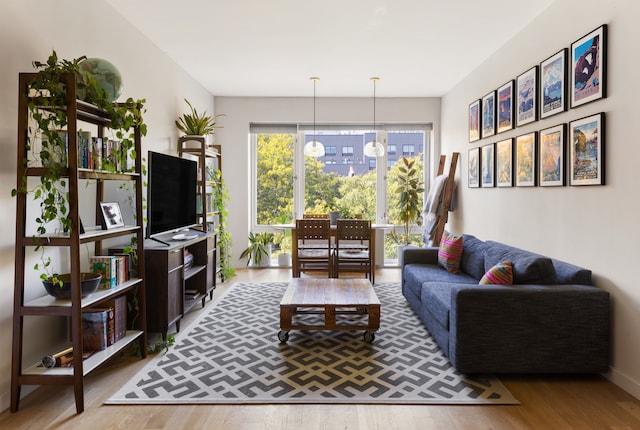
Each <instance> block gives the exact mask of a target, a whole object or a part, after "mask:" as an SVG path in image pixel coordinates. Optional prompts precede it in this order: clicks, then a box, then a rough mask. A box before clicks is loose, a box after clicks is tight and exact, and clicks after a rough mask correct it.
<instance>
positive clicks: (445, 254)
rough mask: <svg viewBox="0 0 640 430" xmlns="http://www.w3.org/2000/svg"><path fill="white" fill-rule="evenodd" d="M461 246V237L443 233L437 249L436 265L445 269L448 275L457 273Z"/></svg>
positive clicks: (462, 239) (460, 257)
mask: <svg viewBox="0 0 640 430" xmlns="http://www.w3.org/2000/svg"><path fill="white" fill-rule="evenodd" d="M463 245H464V238H463V237H462V236H455V235H453V234H451V233H449V232H448V231H445V232H444V233H443V234H442V239H440V246H439V247H438V264H439V265H440V266H442V267H444V268H445V269H447V272H449V273H458V272H459V271H460V260H462V247H463Z"/></svg>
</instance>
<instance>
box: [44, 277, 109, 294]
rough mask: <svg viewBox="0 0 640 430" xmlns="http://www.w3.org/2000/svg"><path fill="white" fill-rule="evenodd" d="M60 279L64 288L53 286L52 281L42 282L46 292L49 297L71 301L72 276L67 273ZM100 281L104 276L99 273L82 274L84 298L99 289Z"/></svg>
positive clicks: (58, 285)
mask: <svg viewBox="0 0 640 430" xmlns="http://www.w3.org/2000/svg"><path fill="white" fill-rule="evenodd" d="M58 279H60V280H61V281H62V287H61V286H60V284H57V283H56V284H53V283H52V282H50V281H42V284H43V285H44V288H45V290H47V293H49V295H51V296H53V297H55V298H56V299H70V298H71V274H69V273H65V274H62V275H59V276H58ZM100 279H102V276H101V275H100V274H99V273H81V274H80V285H81V286H82V292H81V293H80V295H81V296H82V297H85V296H88V295H89V294H91V293H93V292H94V291H96V290H97V289H98V286H99V285H100Z"/></svg>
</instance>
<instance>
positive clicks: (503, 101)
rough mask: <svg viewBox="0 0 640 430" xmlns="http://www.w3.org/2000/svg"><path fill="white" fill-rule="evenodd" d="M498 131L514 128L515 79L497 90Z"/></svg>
mask: <svg viewBox="0 0 640 430" xmlns="http://www.w3.org/2000/svg"><path fill="white" fill-rule="evenodd" d="M497 94H498V95H497V103H498V105H497V109H498V113H497V118H498V126H497V127H498V133H502V132H503V131H507V130H511V129H512V128H513V81H509V82H507V83H506V84H504V85H503V86H501V87H500V88H498V91H497Z"/></svg>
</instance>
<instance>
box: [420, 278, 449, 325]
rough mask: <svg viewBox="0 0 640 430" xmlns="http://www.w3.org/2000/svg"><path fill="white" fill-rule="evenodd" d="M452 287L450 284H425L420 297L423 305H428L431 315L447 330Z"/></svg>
mask: <svg viewBox="0 0 640 430" xmlns="http://www.w3.org/2000/svg"><path fill="white" fill-rule="evenodd" d="M451 285H452V284H450V283H448V282H425V283H424V284H422V290H421V296H420V298H421V300H422V303H428V305H427V310H428V311H429V313H430V314H431V315H432V316H433V318H434V319H435V320H436V321H437V322H438V324H440V325H441V326H442V327H444V328H445V329H446V330H449V311H450V309H451Z"/></svg>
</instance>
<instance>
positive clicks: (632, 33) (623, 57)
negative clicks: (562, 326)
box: [441, 0, 640, 398]
mask: <svg viewBox="0 0 640 430" xmlns="http://www.w3.org/2000/svg"><path fill="white" fill-rule="evenodd" d="M638 17H640V3H638V2H637V1H635V0H610V1H608V2H604V3H603V2H601V1H598V0H559V1H556V2H555V3H554V4H553V5H552V6H551V7H550V8H549V9H548V10H547V11H545V12H544V13H543V14H542V15H540V16H539V17H537V18H536V19H535V20H534V21H533V22H532V23H531V24H530V25H529V26H528V27H527V28H525V29H524V30H523V31H522V32H521V33H520V34H519V35H518V36H516V37H515V38H513V39H512V40H511V41H509V42H508V43H507V44H506V45H505V46H504V47H502V48H501V49H500V50H498V51H497V52H496V53H495V54H494V55H493V56H491V57H490V58H488V59H487V60H486V62H485V63H484V64H482V65H481V66H480V67H479V68H478V69H476V70H474V71H473V72H472V73H470V74H469V75H468V77H467V78H466V79H465V80H464V81H463V82H461V83H460V84H459V85H457V86H456V87H455V88H454V89H453V90H452V91H450V92H449V93H448V94H446V96H445V97H444V98H443V100H442V122H441V127H442V138H441V142H442V149H443V152H444V153H450V152H452V151H460V152H461V161H462V166H461V169H460V171H459V174H458V180H459V188H458V190H459V195H458V202H459V206H458V210H457V211H456V212H455V213H454V215H453V217H452V218H451V220H450V223H449V226H448V228H449V229H451V230H453V231H455V232H458V233H461V232H465V233H471V234H475V235H477V236H478V237H480V238H482V239H494V240H498V241H502V242H506V243H509V244H512V245H515V246H519V247H523V248H526V249H530V250H532V251H537V252H539V253H542V254H547V255H550V256H552V257H556V258H559V259H562V260H566V261H569V262H572V263H575V264H578V265H581V266H584V267H588V268H590V269H592V270H593V272H594V275H595V280H596V282H597V285H598V286H599V287H601V288H603V289H605V290H607V291H609V292H610V293H611V302H612V306H611V311H612V319H611V322H612V328H611V333H612V348H611V351H612V355H611V372H610V374H609V375H608V376H609V378H610V379H611V380H612V381H614V382H615V383H616V384H618V385H620V386H621V387H622V388H625V389H626V390H627V391H629V392H630V393H632V394H633V395H634V396H635V397H638V398H640V336H638V328H639V327H640V288H638V273H637V267H638V266H637V258H638V255H639V253H638V243H639V239H640V228H639V227H638V223H637V219H638V210H639V209H640V202H639V200H638V184H639V182H640V181H639V180H638V177H637V172H638V168H637V166H638V160H639V159H640V145H638V144H637V142H636V141H637V121H638V117H639V114H640V109H639V108H638V91H637V90H636V89H635V82H636V81H637V79H638V76H637V75H638V73H637V70H638V69H639V68H640V59H639V58H638V56H637V55H635V53H636V52H637V41H638V40H640V26H638ZM601 24H608V25H609V28H608V30H609V43H608V48H609V49H608V77H607V83H608V97H607V98H606V99H604V100H600V101H597V102H593V103H590V104H588V105H583V106H580V107H578V108H576V109H570V110H568V111H567V112H565V113H563V114H559V115H556V116H554V117H551V118H547V119H545V120H543V121H538V122H535V123H533V124H529V125H526V126H524V127H521V128H517V129H515V130H512V131H509V132H505V133H502V134H500V135H498V136H494V137H492V138H488V139H484V140H482V141H480V142H475V143H473V144H469V143H468V127H467V111H468V106H469V103H471V102H472V101H473V100H475V99H478V98H480V97H482V96H483V95H485V94H487V93H488V92H489V91H491V90H494V89H496V88H498V87H499V86H500V85H502V84H504V83H505V82H507V81H508V80H510V79H514V78H515V77H516V76H517V75H519V74H520V73H522V72H524V71H525V70H527V69H529V68H530V67H532V66H534V65H536V64H539V63H540V61H542V60H544V59H546V58H547V57H549V56H550V55H552V54H554V53H555V52H557V51H559V50H560V49H561V48H564V47H567V48H569V47H570V45H571V43H572V42H573V41H575V40H576V39H579V38H580V37H582V36H583V35H585V34H586V33H588V32H590V31H591V30H593V29H595V28H597V27H599V26H600V25H601ZM470 49H473V45H470ZM597 112H605V114H606V144H605V155H606V185H605V186H589V187H570V186H566V187H561V188H558V187H553V188H550V187H546V188H541V187H536V188H509V189H505V188H499V189H498V188H493V189H488V188H487V189H470V188H468V187H467V179H468V178H467V162H468V150H469V149H470V148H474V147H477V146H482V145H484V144H488V143H493V142H496V141H498V140H501V139H503V138H508V137H514V136H517V135H520V134H524V133H526V132H529V131H539V130H541V129H543V128H546V127H549V126H553V125H556V124H560V123H568V122H570V121H572V120H575V119H579V118H582V117H585V116H588V115H591V114H593V113H597Z"/></svg>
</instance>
